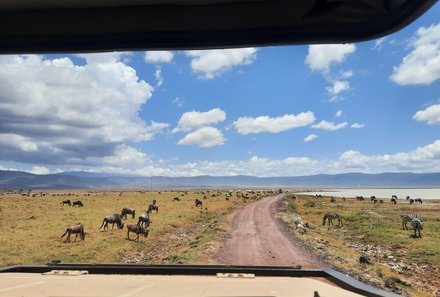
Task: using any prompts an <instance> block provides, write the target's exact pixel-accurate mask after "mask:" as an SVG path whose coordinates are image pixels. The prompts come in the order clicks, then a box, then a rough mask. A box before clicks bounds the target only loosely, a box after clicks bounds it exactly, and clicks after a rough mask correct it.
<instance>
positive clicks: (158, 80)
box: [154, 67, 164, 87]
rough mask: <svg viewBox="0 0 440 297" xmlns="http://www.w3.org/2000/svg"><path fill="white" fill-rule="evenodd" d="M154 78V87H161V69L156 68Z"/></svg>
mask: <svg viewBox="0 0 440 297" xmlns="http://www.w3.org/2000/svg"><path fill="white" fill-rule="evenodd" d="M154 77H155V78H156V86H158V87H160V86H161V85H163V81H164V78H163V76H162V69H161V68H160V67H156V71H155V72H154Z"/></svg>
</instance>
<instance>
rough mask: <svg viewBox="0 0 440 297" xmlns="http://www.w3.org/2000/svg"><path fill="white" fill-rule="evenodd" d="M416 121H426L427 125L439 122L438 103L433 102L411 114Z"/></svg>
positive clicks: (439, 109) (439, 111) (439, 105)
mask: <svg viewBox="0 0 440 297" xmlns="http://www.w3.org/2000/svg"><path fill="white" fill-rule="evenodd" d="M413 119H414V120H416V121H417V122H427V123H428V124H429V125H439V124H440V104H434V105H431V106H429V107H427V108H426V109H424V110H419V111H418V112H416V114H415V115H414V116H413Z"/></svg>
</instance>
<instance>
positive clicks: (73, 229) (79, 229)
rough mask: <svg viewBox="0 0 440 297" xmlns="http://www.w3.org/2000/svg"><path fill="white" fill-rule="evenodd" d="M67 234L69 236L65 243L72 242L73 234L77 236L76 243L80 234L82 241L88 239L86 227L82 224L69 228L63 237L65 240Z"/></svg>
mask: <svg viewBox="0 0 440 297" xmlns="http://www.w3.org/2000/svg"><path fill="white" fill-rule="evenodd" d="M66 234H67V238H66V240H65V241H64V242H70V235H72V234H75V240H74V242H75V241H76V238H77V237H78V234H79V237H80V238H81V240H84V239H85V238H86V233H85V232H84V226H83V225H82V224H81V223H78V224H76V225H73V226H70V227H67V229H66V232H65V233H64V234H63V235H61V238H63V237H64V236H65V235H66Z"/></svg>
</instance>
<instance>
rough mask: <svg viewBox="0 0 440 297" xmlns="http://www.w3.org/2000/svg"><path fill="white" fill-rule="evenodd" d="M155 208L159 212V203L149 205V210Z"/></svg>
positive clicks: (149, 211)
mask: <svg viewBox="0 0 440 297" xmlns="http://www.w3.org/2000/svg"><path fill="white" fill-rule="evenodd" d="M153 210H155V211H156V213H158V212H159V205H155V204H150V205H148V209H147V212H148V213H151V212H152V211H153Z"/></svg>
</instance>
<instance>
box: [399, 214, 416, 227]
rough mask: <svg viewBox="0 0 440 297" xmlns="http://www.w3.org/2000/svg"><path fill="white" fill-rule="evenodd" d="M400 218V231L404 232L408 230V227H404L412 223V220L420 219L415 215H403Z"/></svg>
mask: <svg viewBox="0 0 440 297" xmlns="http://www.w3.org/2000/svg"><path fill="white" fill-rule="evenodd" d="M400 218H401V219H402V229H404V230H405V229H406V230H408V226H407V225H406V224H407V223H408V222H412V220H413V219H420V217H419V215H417V214H403V215H400Z"/></svg>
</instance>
